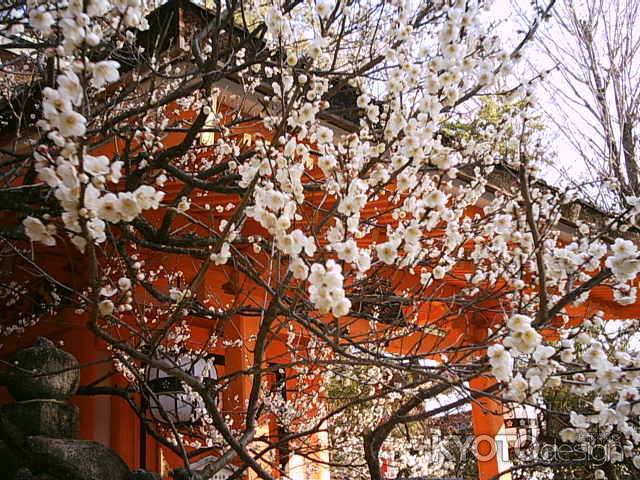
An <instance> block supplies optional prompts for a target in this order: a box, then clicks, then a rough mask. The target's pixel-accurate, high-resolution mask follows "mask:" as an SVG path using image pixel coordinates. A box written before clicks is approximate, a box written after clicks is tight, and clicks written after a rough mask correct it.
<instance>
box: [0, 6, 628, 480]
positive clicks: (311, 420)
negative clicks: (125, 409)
mask: <svg viewBox="0 0 640 480" xmlns="http://www.w3.org/2000/svg"><path fill="white" fill-rule="evenodd" d="M542 3H544V5H542V4H541V5H540V6H539V7H538V8H537V10H536V12H535V14H536V16H535V18H532V19H531V27H530V30H529V31H528V32H526V33H525V35H524V37H523V39H522V41H521V42H520V43H519V44H517V45H515V46H513V47H509V46H508V45H503V44H502V42H501V39H500V37H499V36H497V35H496V33H495V31H494V30H493V25H492V23H491V18H490V17H487V16H486V14H485V13H484V12H485V10H486V9H488V8H489V7H490V4H491V2H490V1H488V0H487V1H483V0H436V1H428V2H405V1H396V0H394V1H380V2H361V1H358V0H353V1H348V2H345V1H342V0H338V1H332V0H327V1H325V0H323V1H318V2H301V1H298V0H292V1H286V2H280V1H274V2H261V1H259V0H231V1H228V2H225V3H224V4H222V2H212V3H211V4H209V3H207V5H206V7H207V8H203V7H198V6H196V5H193V4H190V3H188V2H178V1H171V2H168V3H167V4H165V5H162V6H158V8H159V10H156V11H155V12H151V10H152V9H153V7H155V6H154V5H151V4H147V3H145V2H144V1H143V0H117V1H113V2H107V1H104V0H85V1H79V0H70V1H62V0H61V1H57V2H48V1H47V2H45V1H42V2H40V1H37V0H28V1H27V2H21V1H17V0H16V2H15V3H14V2H11V1H7V2H4V3H3V5H2V8H1V10H0V11H1V12H2V13H1V18H2V21H1V23H0V36H1V38H2V40H3V47H4V51H5V52H6V55H5V57H6V58H5V57H3V58H5V59H4V60H3V72H4V73H3V75H4V78H5V80H3V81H5V82H6V83H7V88H5V89H3V90H4V91H5V101H4V104H3V113H2V115H3V117H2V121H3V137H2V138H3V146H2V152H1V153H2V159H1V160H0V169H1V170H0V174H1V178H2V182H3V183H2V186H1V189H0V197H1V198H2V202H1V203H0V211H1V213H0V218H1V219H2V221H1V222H0V224H1V225H2V227H1V230H0V235H1V237H0V238H1V240H2V252H3V262H4V264H3V265H5V266H6V268H3V274H2V277H1V278H2V284H1V288H0V293H1V295H2V296H3V299H4V300H3V303H4V304H5V305H6V306H7V308H6V309H5V310H3V314H4V317H3V322H4V323H3V325H2V333H3V335H7V336H8V335H17V334H20V333H23V332H24V331H28V330H29V329H31V328H34V325H37V324H38V323H39V322H42V320H43V319H48V318H52V317H55V316H60V318H68V316H65V315H73V316H75V317H79V318H83V319H85V321H86V324H87V326H88V328H90V329H91V331H92V332H93V334H94V335H95V336H96V337H97V338H99V339H100V340H102V341H104V342H106V344H108V346H109V351H110V354H111V355H112V361H113V363H114V366H115V367H116V369H117V370H118V372H119V373H121V374H122V375H124V377H125V378H126V379H127V382H128V386H127V387H125V388H119V387H115V386H113V387H110V388H108V389H105V387H101V386H95V385H94V386H86V387H85V388H83V389H82V390H81V393H83V394H86V395H90V394H97V393H105V392H108V393H111V394H114V395H120V396H122V397H123V398H125V399H127V400H128V401H129V403H130V404H131V406H132V408H134V409H135V410H136V412H137V413H138V414H139V415H140V416H141V418H142V420H143V422H144V423H145V425H146V426H147V428H148V429H149V432H150V433H151V434H152V435H153V436H154V437H155V438H156V439H157V440H158V441H159V442H161V443H162V444H163V445H165V446H166V447H167V448H169V449H171V450H173V451H174V452H176V453H177V454H178V455H179V456H181V457H182V458H183V460H184V464H185V466H186V468H187V470H188V469H189V468H190V467H189V463H190V462H192V459H193V458H195V457H196V456H198V455H204V454H212V457H211V459H210V461H209V462H208V463H206V466H204V467H203V468H204V471H205V472H204V473H206V474H207V475H212V474H213V473H215V472H216V471H219V470H220V469H221V468H223V467H225V466H229V465H233V468H235V469H236V470H237V472H238V475H241V474H243V473H244V472H245V471H252V472H254V473H255V474H256V475H258V476H259V477H261V478H264V479H271V478H274V477H278V476H279V475H280V474H281V473H282V471H283V470H284V471H286V469H287V466H286V462H283V460H286V458H287V456H288V455H289V453H291V454H295V455H298V456H300V457H304V458H306V461H307V462H309V463H310V464H314V463H315V464H317V465H319V466H325V467H330V468H333V469H335V470H336V471H341V472H348V473H346V474H345V475H347V476H350V478H355V477H360V476H363V477H368V478H372V479H376V480H378V479H381V478H384V476H385V469H388V468H389V465H392V464H393V463H394V462H397V463H398V464H397V465H392V466H393V467H394V468H397V469H399V470H402V471H405V472H406V471H409V472H412V473H415V474H416V475H418V474H429V473H431V472H429V471H426V470H425V469H427V470H428V468H429V467H428V466H427V465H426V464H425V462H419V461H415V458H413V460H412V459H411V458H410V457H411V456H410V455H409V456H407V455H406V452H407V451H409V450H408V449H407V445H415V446H416V448H417V450H415V451H420V450H419V448H418V445H417V444H418V443H419V442H420V441H421V437H420V436H419V435H412V432H415V429H412V428H409V427H411V426H412V425H415V424H417V423H419V422H421V421H423V420H425V419H428V418H432V417H434V416H436V415H441V414H445V413H447V412H448V411H454V410H455V409H457V408H459V407H460V406H461V405H463V404H468V405H474V408H485V409H488V410H491V406H492V405H493V407H496V406H500V405H502V403H501V402H502V401H504V402H510V403H511V404H513V403H516V404H535V403H536V402H537V401H538V400H539V399H541V397H542V392H543V390H545V391H546V390H547V389H550V388H551V389H553V388H566V387H567V386H570V387H571V395H575V396H576V397H580V398H588V399H590V402H591V403H590V405H591V407H592V408H593V410H592V411H591V412H590V413H587V414H584V412H583V413H581V414H578V413H576V412H557V411H549V412H548V414H549V415H555V416H557V417H558V418H559V419H560V420H561V421H563V422H565V424H566V429H565V430H564V433H563V434H562V438H563V441H566V442H569V443H580V442H584V441H587V440H588V441H590V442H595V441H598V440H599V439H602V438H608V437H611V436H614V435H615V436H616V437H617V438H619V439H620V442H621V443H620V447H621V448H620V455H619V458H620V459H621V460H625V459H626V460H629V459H631V463H630V464H631V465H635V466H636V468H637V467H640V456H637V453H636V452H637V445H638V443H639V442H640V431H639V430H638V414H639V413H640V406H639V403H638V399H639V398H640V395H639V392H638V387H639V386H640V385H639V382H640V380H639V378H638V374H637V373H636V372H637V370H638V366H640V365H639V360H638V358H637V357H635V356H633V355H613V356H612V355H608V354H607V348H606V345H605V344H604V343H603V341H602V339H600V338H597V337H595V336H593V335H591V334H590V333H589V332H590V331H591V330H590V327H591V326H592V325H594V324H599V323H601V322H604V321H605V320H610V319H617V320H620V321H621V322H620V325H622V327H621V328H620V331H624V330H628V329H632V328H635V326H636V325H637V321H636V320H635V318H636V317H637V315H638V310H637V302H636V288H637V275H638V273H639V272H640V258H639V252H638V250H637V246H636V243H634V242H635V241H636V238H637V237H636V235H635V233H634V231H633V230H632V229H631V230H630V225H632V221H633V219H634V217H635V216H636V215H637V214H638V213H640V200H639V199H635V198H629V199H628V205H629V207H628V208H627V209H626V210H624V211H621V212H619V213H618V214H617V215H616V216H613V217H605V216H603V215H599V216H598V215H596V216H595V217H592V218H589V219H585V218H584V217H580V216H577V217H576V215H573V214H572V213H571V212H574V211H575V207H576V205H577V206H580V204H579V202H577V201H576V193H575V192H565V193H562V192H558V191H555V190H553V189H551V188H549V187H547V186H545V185H544V184H542V183H540V182H539V181H538V180H537V175H538V173H539V169H540V167H541V165H542V163H541V160H542V159H543V157H544V151H542V150H541V149H540V148H537V147H536V145H535V143H533V142H531V141H530V129H529V128H528V123H529V122H530V118H531V115H532V111H533V109H534V107H535V105H534V103H535V102H534V93H533V90H532V88H533V87H532V81H531V80H529V79H524V80H523V79H518V78H516V77H515V76H514V75H513V69H514V64H515V63H517V62H518V60H519V59H520V58H521V56H522V53H523V52H522V51H523V47H524V46H525V45H526V43H527V42H528V41H529V40H530V39H531V38H532V36H533V35H534V34H535V31H536V29H537V28H538V25H539V24H540V22H541V21H542V20H543V19H544V18H546V17H547V16H548V15H550V13H551V9H552V7H553V4H554V1H553V0H550V1H548V2H546V3H545V2H542ZM176 9H179V10H180V12H181V14H180V15H178V16H177V17H173V16H172V12H173V13H175V12H176V11H177V10H176ZM158 12H160V13H158ZM175 18H177V20H175V21H174V19H175ZM163 19H165V20H166V19H169V20H167V21H164V20H163ZM488 95H490V96H494V97H495V101H496V102H504V103H505V104H508V105H511V107H510V108H508V109H505V112H508V113H505V114H504V116H503V118H502V119H501V121H500V122H499V123H497V124H496V123H495V122H488V121H481V120H480V121H478V118H477V116H476V114H477V109H478V108H479V106H480V105H481V104H480V103H479V102H478V101H477V98H478V97H479V96H488ZM514 105H515V106H517V108H516V107H514ZM471 121H473V122H474V123H473V124H474V128H476V129H477V130H478V134H477V135H474V136H471V137H469V136H468V135H465V136H462V135H461V136H456V135H450V134H448V135H444V134H443V126H445V125H450V124H451V123H452V122H461V123H464V122H471ZM505 145H506V146H508V147H509V148H506V149H505V148H504V146H505ZM584 210H588V208H587V207H584ZM60 251H64V252H65V255H64V257H65V258H64V259H63V260H64V262H63V263H64V265H65V266H64V267H61V260H60V258H59V255H57V256H56V253H58V252H60ZM70 269H71V272H72V273H71V274H70V273H69V270H70ZM38 282H44V290H46V295H40V296H36V295H35V294H34V292H40V291H41V290H42V288H43V287H42V283H38ZM36 285H37V287H36ZM629 319H631V320H629ZM195 323H198V324H199V325H206V326H207V327H208V328H209V335H208V337H207V338H206V340H205V341H204V342H201V344H200V345H198V346H194V344H193V342H192V341H191V340H190V339H191V329H192V327H193V325H194V324H195ZM578 347H579V348H578ZM215 349H234V351H237V352H240V357H241V358H242V361H240V362H239V364H238V365H236V367H237V368H235V369H232V368H230V369H229V371H226V372H225V375H222V376H220V378H218V381H217V382H216V384H215V386H214V387H213V388H212V387H211V384H210V383H209V382H207V381H205V380H204V379H203V378H202V376H203V373H202V372H200V373H199V374H194V373H193V371H191V370H189V369H185V368H182V366H181V363H180V362H177V360H176V358H178V355H185V354H186V355H187V356H189V357H191V358H193V359H197V358H201V357H203V355H204V354H205V353H207V352H210V351H213V350H215ZM185 352H186V353H185ZM149 367H153V368H155V369H159V370H161V371H163V372H165V374H166V375H170V376H173V377H175V378H177V379H178V380H179V381H180V382H181V385H182V388H183V389H184V391H185V392H186V393H185V395H186V396H187V397H188V398H189V399H191V400H192V401H193V403H194V405H195V406H196V408H195V410H194V412H193V414H192V417H193V420H194V422H193V423H192V424H191V425H190V426H185V425H179V424H178V423H177V422H175V421H174V420H175V419H173V420H172V418H171V415H170V412H165V413H164V419H165V420H166V422H165V423H167V424H168V426H164V427H161V426H158V425H155V424H154V422H153V421H152V420H151V418H150V417H149V416H148V412H145V411H144V410H143V409H142V408H141V407H140V405H139V404H138V403H136V400H135V398H134V397H133V396H132V395H131V392H132V391H136V392H141V393H143V394H144V395H145V396H147V397H149V401H151V402H153V401H154V399H155V400H157V398H156V397H155V396H154V395H155V394H154V392H153V390H152V389H151V388H150V387H149V382H148V378H147V377H146V375H145V371H146V370H147V369H148V368H149ZM278 372H284V379H280V380H279V381H276V380H274V378H275V377H276V376H277V375H276V373H278ZM350 372H352V373H350ZM353 372H357V374H356V373H353ZM350 375H353V378H350ZM336 378H340V379H342V381H357V384H358V385H359V387H358V388H357V389H354V390H353V392H355V393H353V394H349V395H346V396H344V397H343V398H340V399H339V401H337V399H335V398H331V397H332V393H331V392H332V390H331V389H327V382H328V381H329V380H330V379H336ZM278 385H280V387H282V385H284V386H285V388H284V390H285V392H284V393H286V395H283V388H275V387H276V386H278ZM238 392H244V396H243V397H242V399H241V400H240V399H239V398H238V397H237V395H238ZM451 392H455V393H456V396H455V400H451V401H450V402H445V403H444V404H443V405H441V406H440V407H438V408H429V407H428V405H429V400H431V399H435V398H442V395H445V396H446V395H448V394H450V393H451ZM219 396H222V397H223V398H224V401H223V402H222V404H221V403H220V402H218V400H217V399H218V398H219ZM359 404H363V405H366V406H367V408H366V409H359V410H357V411H358V412H361V416H359V418H358V422H357V423H353V424H352V428H350V429H349V431H346V430H345V429H341V430H340V431H339V432H338V433H336V430H335V428H334V429H333V433H334V435H333V436H332V441H331V444H330V445H331V450H330V451H329V452H328V453H329V455H326V451H325V450H326V448H327V444H326V442H325V443H323V442H322V441H320V440H318V439H319V438H321V437H322V435H323V434H324V433H326V431H327V428H328V426H327V425H339V424H340V419H341V416H343V415H345V414H346V413H345V412H349V414H352V413H353V411H354V410H353V409H351V408H350V407H352V406H357V405H359ZM539 408H542V409H544V405H539ZM491 413H495V414H497V413H500V412H495V411H492V412H491ZM265 418H269V419H270V420H269V421H270V422H272V423H274V424H277V425H279V428H280V429H279V434H278V435H277V436H272V435H263V434H258V433H257V432H258V431H259V426H260V424H261V422H263V421H264V419H265ZM399 431H403V432H405V433H406V435H405V436H404V438H406V443H401V442H399V441H398V440H397V439H398V438H399V437H400V436H399V435H398V432H399ZM388 439H393V441H388ZM394 449H395V450H397V451H401V453H402V455H394V453H393V452H394ZM288 452H289V453H288ZM337 453H339V455H338V454H337ZM539 466H540V462H539V461H535V462H528V463H527V462H524V463H522V464H515V465H512V467H510V468H513V469H516V470H517V469H533V468H538V467H539ZM483 475H485V474H483ZM482 478H488V477H486V476H485V477H482Z"/></svg>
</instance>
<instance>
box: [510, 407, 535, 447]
mask: <svg viewBox="0 0 640 480" xmlns="http://www.w3.org/2000/svg"><path fill="white" fill-rule="evenodd" d="M505 410H506V411H505V415H504V426H505V435H506V437H507V442H508V444H509V448H514V449H520V450H522V449H526V448H529V447H531V446H532V445H533V444H534V443H535V441H536V440H537V439H538V437H539V435H540V420H539V419H538V410H537V409H536V408H535V407H533V406H531V405H521V404H517V403H509V404H506V405H505Z"/></svg>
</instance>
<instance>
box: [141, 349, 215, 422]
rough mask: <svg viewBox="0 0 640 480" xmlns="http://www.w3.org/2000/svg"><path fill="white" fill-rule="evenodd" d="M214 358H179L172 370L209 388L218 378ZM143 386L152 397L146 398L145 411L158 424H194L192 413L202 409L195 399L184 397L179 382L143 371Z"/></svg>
mask: <svg viewBox="0 0 640 480" xmlns="http://www.w3.org/2000/svg"><path fill="white" fill-rule="evenodd" d="M214 363H215V359H214V356H208V357H198V358H191V357H190V356H189V355H180V356H179V357H178V359H177V360H176V361H175V366H176V368H180V369H181V370H183V371H184V372H186V373H188V374H190V375H191V376H194V377H196V378H203V381H204V382H205V384H209V385H210V386H211V387H212V388H213V384H214V383H215V381H216V380H217V378H218V373H217V371H216V368H215V365H214ZM147 384H148V386H149V388H150V389H151V391H152V392H153V393H154V395H155V398H154V396H149V398H148V402H149V410H150V411H151V415H152V416H153V418H155V419H156V420H157V421H159V422H162V423H169V422H172V423H177V424H179V423H191V422H193V421H194V420H196V412H197V411H198V410H199V409H201V408H202V407H204V402H203V401H202V399H200V398H199V397H198V396H195V397H196V398H194V397H193V396H192V395H190V394H188V393H187V392H186V390H185V388H184V386H183V385H182V382H181V381H180V379H179V378H177V377H174V376H172V375H171V374H170V373H166V372H164V371H163V370H161V369H159V368H156V367H149V368H148V369H147Z"/></svg>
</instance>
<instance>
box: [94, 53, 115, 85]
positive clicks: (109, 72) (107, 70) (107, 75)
mask: <svg viewBox="0 0 640 480" xmlns="http://www.w3.org/2000/svg"><path fill="white" fill-rule="evenodd" d="M119 68H120V64H119V63H118V62H116V61H114V60H103V61H101V62H97V63H94V64H92V65H91V66H90V67H89V69H90V71H91V74H92V79H91V80H92V82H93V85H94V86H95V87H96V88H98V89H100V88H102V87H103V86H104V85H106V84H108V83H113V82H116V81H117V80H118V79H119V78H120V73H119V72H118V69H119Z"/></svg>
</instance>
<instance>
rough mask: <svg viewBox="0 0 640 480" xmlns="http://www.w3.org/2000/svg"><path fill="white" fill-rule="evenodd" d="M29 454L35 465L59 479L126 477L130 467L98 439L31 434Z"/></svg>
mask: <svg viewBox="0 0 640 480" xmlns="http://www.w3.org/2000/svg"><path fill="white" fill-rule="evenodd" d="M27 446H28V449H29V453H30V454H31V455H32V462H33V466H34V467H35V468H32V471H34V472H35V471H40V472H46V473H47V474H49V475H50V476H52V477H53V478H56V479H65V480H67V479H68V480H126V479H127V476H128V475H129V468H128V467H127V465H126V464H125V463H124V462H123V461H122V459H121V458H120V457H119V456H118V455H117V454H116V453H115V452H114V451H113V450H111V449H110V448H107V447H105V446H104V445H101V444H99V443H96V442H88V441H84V440H68V439H60V438H47V437H29V438H28V439H27Z"/></svg>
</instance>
